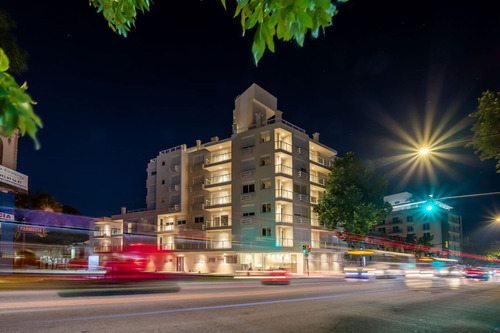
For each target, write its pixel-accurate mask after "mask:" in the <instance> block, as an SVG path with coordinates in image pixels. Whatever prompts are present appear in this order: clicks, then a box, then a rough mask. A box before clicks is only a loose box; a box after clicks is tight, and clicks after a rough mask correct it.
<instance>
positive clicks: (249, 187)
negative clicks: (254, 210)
mask: <svg viewBox="0 0 500 333" xmlns="http://www.w3.org/2000/svg"><path fill="white" fill-rule="evenodd" d="M253 192H255V184H246V185H243V191H242V193H253Z"/></svg>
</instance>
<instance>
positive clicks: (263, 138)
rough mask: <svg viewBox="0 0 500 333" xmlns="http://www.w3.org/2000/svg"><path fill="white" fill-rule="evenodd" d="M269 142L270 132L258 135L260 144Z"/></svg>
mask: <svg viewBox="0 0 500 333" xmlns="http://www.w3.org/2000/svg"><path fill="white" fill-rule="evenodd" d="M269 141H271V133H270V132H264V133H260V142H261V143H262V142H269Z"/></svg>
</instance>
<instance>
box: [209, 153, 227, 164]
mask: <svg viewBox="0 0 500 333" xmlns="http://www.w3.org/2000/svg"><path fill="white" fill-rule="evenodd" d="M230 159H231V153H229V152H228V153H222V154H216V155H212V156H210V158H207V159H205V164H206V165H210V164H215V163H220V162H224V161H229V160H230Z"/></svg>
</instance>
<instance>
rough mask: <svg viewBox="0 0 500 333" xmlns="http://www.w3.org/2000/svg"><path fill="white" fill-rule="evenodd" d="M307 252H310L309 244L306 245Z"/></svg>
mask: <svg viewBox="0 0 500 333" xmlns="http://www.w3.org/2000/svg"><path fill="white" fill-rule="evenodd" d="M306 250H307V253H309V252H311V245H306Z"/></svg>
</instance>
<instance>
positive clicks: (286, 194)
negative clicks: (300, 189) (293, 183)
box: [276, 189, 293, 200]
mask: <svg viewBox="0 0 500 333" xmlns="http://www.w3.org/2000/svg"><path fill="white" fill-rule="evenodd" d="M276 198H281V199H288V200H293V192H292V191H289V190H283V189H280V190H276Z"/></svg>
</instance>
